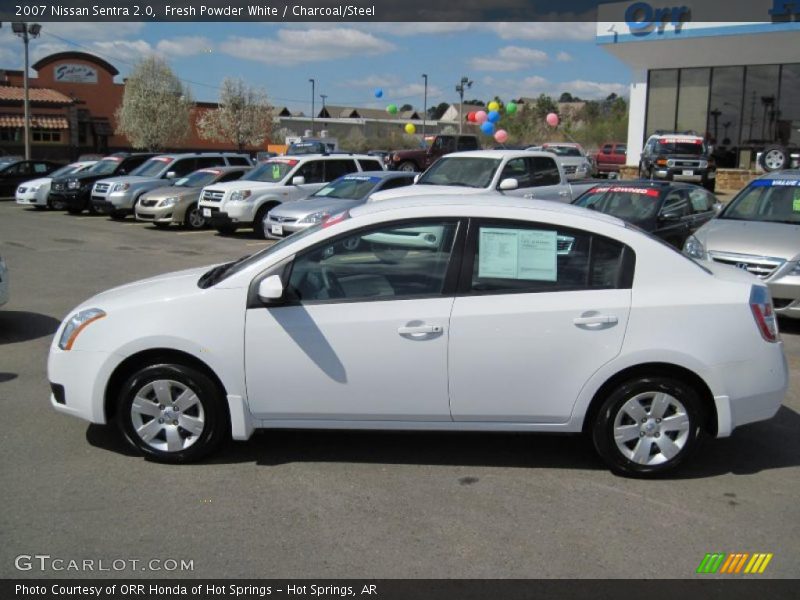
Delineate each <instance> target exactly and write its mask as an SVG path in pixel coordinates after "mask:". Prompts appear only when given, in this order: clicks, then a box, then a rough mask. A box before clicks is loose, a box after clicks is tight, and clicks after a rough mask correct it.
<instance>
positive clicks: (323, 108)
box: [319, 94, 328, 110]
mask: <svg viewBox="0 0 800 600" xmlns="http://www.w3.org/2000/svg"><path fill="white" fill-rule="evenodd" d="M319 97H320V98H322V110H325V98H327V97H328V94H320V95H319Z"/></svg>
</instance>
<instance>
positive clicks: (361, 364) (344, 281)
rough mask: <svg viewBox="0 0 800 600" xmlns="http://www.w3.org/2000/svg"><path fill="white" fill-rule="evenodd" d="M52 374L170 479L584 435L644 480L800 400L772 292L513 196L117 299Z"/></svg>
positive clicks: (385, 208) (457, 204) (255, 258)
mask: <svg viewBox="0 0 800 600" xmlns="http://www.w3.org/2000/svg"><path fill="white" fill-rule="evenodd" d="M420 228H436V231H437V232H440V235H438V236H437V240H436V242H437V243H436V244H435V245H431V246H420V245H419V244H418V243H417V241H418V240H417V238H418V232H419V230H420ZM404 237H407V238H408V243H404V241H403V239H404ZM377 242H380V243H377ZM387 249H390V250H391V249H394V250H395V251H396V257H397V259H396V260H385V259H382V257H381V256H379V255H378V253H383V255H384V257H385V256H386V251H387ZM48 376H49V379H50V382H51V388H52V395H51V403H52V405H53V407H54V408H55V409H56V410H58V411H60V412H63V413H66V414H70V415H74V416H76V417H80V418H83V419H86V420H87V421H91V422H93V423H106V422H108V421H109V420H111V419H116V421H117V422H118V424H119V426H120V428H121V431H122V434H123V435H124V436H125V438H126V439H127V440H128V442H130V444H131V445H132V446H134V447H135V448H137V449H138V450H139V451H140V452H141V453H143V454H144V455H145V456H147V457H148V458H151V459H154V460H158V461H163V462H174V463H178V462H187V461H191V460H196V459H199V458H200V457H202V456H204V455H206V454H208V453H209V452H211V451H212V450H214V449H216V448H217V447H218V446H219V444H220V442H222V441H223V440H224V439H225V438H226V437H231V436H232V437H233V438H234V439H237V440H244V439H247V438H249V437H250V435H251V434H252V433H253V431H254V429H256V428H265V429H276V428H306V429H308V428H319V429H327V428H335V429H344V428H351V429H382V430H390V429H394V430H441V431H453V430H459V431H498V432H499V431H518V432H519V431H526V432H564V433H568V432H581V431H584V432H586V433H588V434H589V435H590V436H591V437H592V439H593V442H594V445H595V447H596V449H597V451H598V453H599V454H600V456H601V457H602V458H603V459H604V460H605V462H606V463H607V464H608V465H609V466H610V468H611V469H612V470H614V471H615V472H616V473H620V474H627V475H647V474H656V473H660V472H663V471H666V470H668V469H671V468H673V467H675V466H676V465H678V464H679V463H681V462H682V461H683V460H684V459H685V458H686V457H687V456H688V455H689V454H690V453H691V452H692V450H693V448H694V447H695V445H696V443H697V440H698V438H699V437H700V436H702V435H711V436H716V437H725V436H729V435H730V434H731V432H732V431H733V430H734V428H736V427H738V426H740V425H744V424H745V423H751V422H754V421H760V420H764V419H769V418H771V417H772V416H773V415H774V414H775V413H776V412H777V410H778V408H779V407H780V404H781V401H782V399H783V397H784V395H785V392H786V389H787V385H788V371H787V365H786V360H785V358H784V353H783V344H782V342H781V341H780V337H779V334H778V331H777V325H776V319H775V316H774V313H773V308H772V303H771V298H770V295H769V291H768V289H767V287H766V286H765V285H764V284H763V283H761V282H760V281H758V280H757V279H756V278H754V277H752V276H751V275H749V274H748V273H745V272H743V271H741V270H739V269H735V268H731V267H727V266H723V265H714V264H710V265H705V266H700V265H698V264H697V263H695V262H694V261H693V260H691V259H689V258H687V257H685V256H683V255H681V254H680V253H678V252H676V251H675V250H674V249H673V248H671V247H669V246H666V245H664V244H662V243H661V242H659V241H657V240H655V239H653V238H650V237H648V236H647V235H646V234H644V233H641V232H640V231H638V230H634V229H632V228H630V227H627V226H626V225H625V224H624V223H623V222H622V221H619V220H617V219H615V218H613V217H608V216H606V215H599V214H597V213H594V212H592V211H588V210H586V209H581V208H577V207H573V206H564V205H561V204H556V203H550V202H536V201H531V200H526V199H519V198H517V199H514V198H507V199H503V198H499V197H497V196H494V195H483V196H479V197H474V196H473V197H462V198H455V197H453V196H449V197H448V196H438V197H437V196H427V197H416V198H405V199H398V200H393V201H386V202H378V203H374V204H367V205H364V206H360V207H358V208H355V209H353V210H352V212H351V213H343V214H340V215H337V216H334V217H331V218H330V219H328V220H327V221H325V222H324V223H321V224H319V225H316V226H314V227H312V228H309V229H307V230H305V231H303V232H301V233H298V234H296V235H293V236H291V237H289V238H286V239H285V240H282V241H280V242H278V243H277V244H275V245H273V246H271V247H269V248H267V249H265V250H263V251H261V252H259V253H257V254H254V255H252V256H250V257H247V258H244V259H241V260H239V261H236V262H232V263H228V264H223V265H218V266H215V267H212V268H202V269H193V270H188V271H182V272H179V273H172V274H168V275H163V276H160V277H155V278H152V279H148V280H144V281H139V282H136V283H131V284H129V285H125V286H122V287H119V288H116V289H113V290H110V291H107V292H105V293H101V294H99V295H97V296H94V297H93V298H91V299H89V300H87V301H86V302H84V303H83V304H81V305H80V306H78V307H77V308H75V310H74V311H73V312H72V313H71V314H70V315H69V316H68V318H67V319H66V320H65V321H64V322H63V323H62V324H61V326H60V327H59V329H58V331H57V333H56V336H55V339H54V340H53V344H52V347H51V349H50V357H49V362H48ZM486 451H487V452H490V451H491V449H489V448H487V450H486Z"/></svg>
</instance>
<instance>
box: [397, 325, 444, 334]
mask: <svg viewBox="0 0 800 600" xmlns="http://www.w3.org/2000/svg"><path fill="white" fill-rule="evenodd" d="M397 333H399V334H400V335H426V334H429V333H442V326H441V325H412V326H405V327H398V328H397Z"/></svg>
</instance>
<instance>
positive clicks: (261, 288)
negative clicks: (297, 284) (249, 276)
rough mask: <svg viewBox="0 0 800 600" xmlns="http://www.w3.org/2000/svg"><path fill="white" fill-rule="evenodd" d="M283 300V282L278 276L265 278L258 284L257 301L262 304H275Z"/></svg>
mask: <svg viewBox="0 0 800 600" xmlns="http://www.w3.org/2000/svg"><path fill="white" fill-rule="evenodd" d="M281 298H283V282H282V281H281V278H280V276H279V275H270V276H269V277H265V278H264V279H262V280H261V282H260V283H259V284H258V299H259V300H261V302H263V303H264V304H276V303H277V302H279V301H280V300H281Z"/></svg>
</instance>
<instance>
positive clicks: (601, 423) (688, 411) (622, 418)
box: [591, 376, 705, 477]
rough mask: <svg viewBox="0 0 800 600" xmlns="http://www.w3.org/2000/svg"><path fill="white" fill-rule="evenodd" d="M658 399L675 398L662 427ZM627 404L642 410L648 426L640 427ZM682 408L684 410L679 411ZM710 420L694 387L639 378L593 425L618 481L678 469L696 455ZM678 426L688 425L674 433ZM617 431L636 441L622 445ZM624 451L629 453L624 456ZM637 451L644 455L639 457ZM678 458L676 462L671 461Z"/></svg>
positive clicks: (609, 401) (614, 395)
mask: <svg viewBox="0 0 800 600" xmlns="http://www.w3.org/2000/svg"><path fill="white" fill-rule="evenodd" d="M655 394H665V395H666V396H664V397H669V398H671V399H670V400H668V402H669V404H668V405H667V410H665V411H664V412H662V413H661V418H659V419H658V421H657V420H656V418H657V415H658V414H659V410H658V409H656V407H655V406H654V402H653V400H652V397H651V396H652V395H655ZM648 398H649V400H650V405H649V408H648V407H647V402H648ZM673 401H675V403H676V404H677V405H676V404H674V403H673ZM629 402H630V404H629ZM626 404H627V405H628V406H629V407H630V406H631V405H633V407H634V408H635V406H639V407H640V408H641V412H638V415H640V416H641V417H643V418H646V419H647V421H646V422H643V421H641V420H639V419H638V417H637V419H636V420H635V421H634V418H633V417H632V416H631V414H630V412H628V410H630V409H628V410H623V407H625V406H626ZM662 406H663V404H662ZM678 406H680V407H681V408H680V409H678ZM634 412H636V411H634ZM667 418H670V419H672V420H671V421H670V423H669V425H667V424H665V423H664V422H663V421H662V420H661V419H663V420H664V421H665V420H666V419H667ZM704 419H705V411H704V410H703V404H702V402H701V399H700V395H699V394H698V392H697V390H695V389H694V388H693V387H691V386H690V385H688V384H686V383H684V382H683V381H681V380H678V379H674V378H672V377H658V376H652V377H647V376H646V377H637V378H634V379H631V380H629V381H626V382H624V383H622V384H621V385H619V386H618V387H617V388H616V389H614V390H613V391H612V392H611V393H610V394H609V395H608V397H607V398H606V400H605V401H604V402H603V404H602V405H601V407H600V409H599V410H598V411H597V413H596V416H595V419H594V422H593V423H591V427H592V429H591V432H592V441H593V442H594V446H595V449H596V450H597V453H598V454H599V455H600V457H601V458H602V459H603V460H604V461H605V463H606V464H607V465H608V466H609V467H610V469H611V470H612V471H613V472H614V473H616V474H617V475H623V476H626V477H647V476H653V475H659V474H661V473H664V472H667V471H669V470H671V469H674V468H675V467H677V466H678V465H679V464H680V463H682V462H683V461H684V460H686V458H687V457H688V456H690V455H691V453H692V452H693V451H694V449H695V447H696V445H697V443H698V441H699V439H700V438H701V435H702V431H703V428H702V425H703V423H704ZM678 422H680V423H681V424H682V426H681V428H680V430H675V431H672V430H670V429H669V428H675V427H677V424H678ZM616 427H619V428H620V429H619V431H620V432H621V434H622V432H627V434H628V435H630V436H633V437H630V438H629V439H628V440H627V441H625V440H621V441H620V442H619V443H618V442H617V440H616V439H615V428H616ZM626 428H627V429H626ZM662 434H663V435H662ZM668 442H671V443H668ZM621 447H624V448H625V452H624V453H623V450H622V449H621ZM662 447H663V451H662ZM637 451H641V453H642V454H640V455H639V456H638V457H637ZM673 452H674V454H673V455H672V456H667V454H672V453H673ZM645 453H646V454H645Z"/></svg>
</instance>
